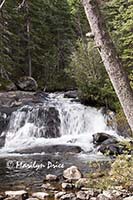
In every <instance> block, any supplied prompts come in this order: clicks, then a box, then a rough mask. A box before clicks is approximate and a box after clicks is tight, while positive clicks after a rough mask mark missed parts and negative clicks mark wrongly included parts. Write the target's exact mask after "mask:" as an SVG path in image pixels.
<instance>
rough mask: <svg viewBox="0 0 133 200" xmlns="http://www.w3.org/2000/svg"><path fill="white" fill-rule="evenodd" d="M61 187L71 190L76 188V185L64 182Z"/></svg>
mask: <svg viewBox="0 0 133 200" xmlns="http://www.w3.org/2000/svg"><path fill="white" fill-rule="evenodd" d="M61 187H62V188H63V189H64V190H70V189H73V188H74V185H73V184H71V183H62V184H61Z"/></svg>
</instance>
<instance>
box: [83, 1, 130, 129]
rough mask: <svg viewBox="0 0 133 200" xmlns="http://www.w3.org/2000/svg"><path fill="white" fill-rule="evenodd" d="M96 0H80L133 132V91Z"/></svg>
mask: <svg viewBox="0 0 133 200" xmlns="http://www.w3.org/2000/svg"><path fill="white" fill-rule="evenodd" d="M98 2H99V1H98V0H82V3H83V6H84V9H85V13H86V16H87V19H88V21H89V24H90V27H91V30H92V34H93V35H94V40H95V43H96V46H97V47H98V49H99V52H100V55H101V58H102V60H103V63H104V65H105V68H106V71H107V73H108V75H109V77H110V80H111V82H112V85H113V87H114V89H115V92H116V94H117V96H118V98H119V101H120V103H121V105H122V108H123V110H124V113H125V115H126V118H127V121H128V123H129V125H130V127H131V130H132V132H133V91H132V88H131V86H130V83H129V79H128V76H127V74H126V72H125V71H124V69H123V67H122V64H121V62H120V59H119V57H118V55H117V52H116V49H115V46H114V44H113V42H112V40H111V37H110V35H109V33H108V31H107V27H106V24H105V21H104V18H103V16H102V14H101V12H100V7H99V3H98Z"/></svg>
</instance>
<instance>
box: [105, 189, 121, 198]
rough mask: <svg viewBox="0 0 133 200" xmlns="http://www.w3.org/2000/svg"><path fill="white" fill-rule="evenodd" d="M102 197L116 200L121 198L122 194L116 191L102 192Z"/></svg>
mask: <svg viewBox="0 0 133 200" xmlns="http://www.w3.org/2000/svg"><path fill="white" fill-rule="evenodd" d="M103 195H105V196H106V197H108V198H110V199H111V198H118V197H120V196H122V192H121V191H118V190H104V191H103Z"/></svg>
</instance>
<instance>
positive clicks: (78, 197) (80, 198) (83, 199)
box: [76, 191, 87, 200]
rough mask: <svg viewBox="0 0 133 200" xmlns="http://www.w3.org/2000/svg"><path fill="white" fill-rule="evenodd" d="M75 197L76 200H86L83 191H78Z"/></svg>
mask: <svg viewBox="0 0 133 200" xmlns="http://www.w3.org/2000/svg"><path fill="white" fill-rule="evenodd" d="M76 196H77V199H79V200H86V199H87V198H86V196H87V195H86V192H84V191H79V192H77V194H76Z"/></svg>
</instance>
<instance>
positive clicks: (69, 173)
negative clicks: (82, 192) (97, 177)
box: [63, 166, 83, 180]
mask: <svg viewBox="0 0 133 200" xmlns="http://www.w3.org/2000/svg"><path fill="white" fill-rule="evenodd" d="M63 177H64V178H65V179H70V180H79V179H80V178H82V177H83V175H82V173H81V172H80V170H79V169H78V168H77V167H76V166H71V167H69V168H67V169H66V170H64V172H63Z"/></svg>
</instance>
